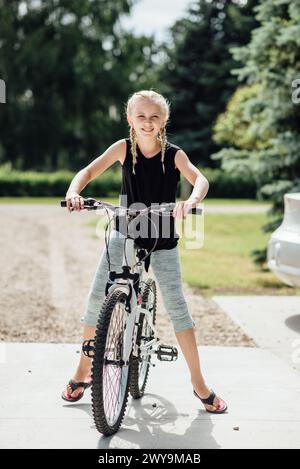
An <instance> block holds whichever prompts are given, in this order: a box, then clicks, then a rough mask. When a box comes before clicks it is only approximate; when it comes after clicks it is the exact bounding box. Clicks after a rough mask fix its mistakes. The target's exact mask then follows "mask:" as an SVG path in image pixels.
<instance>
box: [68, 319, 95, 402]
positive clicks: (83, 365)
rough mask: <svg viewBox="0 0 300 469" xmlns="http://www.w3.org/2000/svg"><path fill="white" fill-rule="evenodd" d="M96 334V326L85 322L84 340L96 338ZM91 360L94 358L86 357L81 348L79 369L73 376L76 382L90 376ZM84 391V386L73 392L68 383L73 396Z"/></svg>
mask: <svg viewBox="0 0 300 469" xmlns="http://www.w3.org/2000/svg"><path fill="white" fill-rule="evenodd" d="M95 335H96V328H95V327H91V326H88V325H87V324H85V325H84V328H83V340H82V341H84V340H87V339H94V337H95ZM91 361H92V359H91V358H89V357H86V356H85V355H84V354H83V352H82V350H81V353H80V361H79V364H78V367H77V370H76V372H75V374H74V376H73V378H72V379H73V380H74V381H75V382H76V383H78V382H79V381H85V380H86V379H87V378H88V376H89V375H90V372H91V365H92V363H91ZM82 391H83V388H77V389H75V391H74V392H73V393H72V390H71V387H70V385H69V384H68V385H67V392H68V394H69V395H71V396H72V397H76V396H77V395H78V394H80V393H81V392H82Z"/></svg>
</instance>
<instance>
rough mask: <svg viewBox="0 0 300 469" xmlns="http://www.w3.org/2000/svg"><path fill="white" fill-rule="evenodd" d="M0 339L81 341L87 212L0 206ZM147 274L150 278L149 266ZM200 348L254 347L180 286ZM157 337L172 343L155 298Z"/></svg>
mask: <svg viewBox="0 0 300 469" xmlns="http://www.w3.org/2000/svg"><path fill="white" fill-rule="evenodd" d="M0 216H1V230H0V241H1V256H0V266H1V280H0V288H1V296H0V340H5V341H18V342H75V343H79V342H81V331H82V325H81V323H80V322H79V321H80V317H81V316H82V312H83V310H84V305H85V301H86V297H87V293H88V290H89V287H90V284H91V281H92V278H93V275H94V271H95V269H96V266H97V263H98V259H99V256H100V254H101V252H102V249H103V246H104V241H103V240H101V239H98V238H97V237H96V236H93V234H94V233H93V229H92V228H91V227H89V226H88V222H89V221H90V220H91V219H92V218H93V217H94V216H95V215H93V214H91V213H90V212H85V211H83V212H81V213H72V214H69V213H68V212H67V211H66V210H63V209H61V208H60V207H56V206H52V205H37V204H36V205H31V204H30V205H29V204H28V205H27V204H24V205H15V204H13V205H0ZM149 273H150V274H151V275H153V272H152V269H151V268H150V270H149ZM184 292H185V295H186V299H187V301H188V304H189V306H190V308H191V313H192V315H193V318H194V319H195V321H196V325H197V342H198V344H200V345H246V346H255V344H254V343H253V341H252V340H251V339H249V338H248V337H247V336H246V335H245V334H244V333H243V332H242V331H241V330H240V328H239V327H238V326H236V325H235V324H234V323H233V322H232V320H231V319H230V318H229V317H228V316H227V315H226V314H225V313H223V312H222V310H221V309H220V308H219V307H218V306H217V305H216V304H215V303H214V301H213V300H209V299H204V298H203V297H202V296H201V295H200V294H199V292H198V291H197V290H195V289H191V288H189V287H188V286H187V285H185V284H184ZM157 324H158V334H159V337H160V338H162V339H163V340H164V341H165V342H166V343H176V338H175V335H174V333H173V328H172V324H171V322H170V319H169V317H168V315H167V313H166V311H165V309H164V307H163V305H162V302H161V296H160V292H159V303H158V316H157Z"/></svg>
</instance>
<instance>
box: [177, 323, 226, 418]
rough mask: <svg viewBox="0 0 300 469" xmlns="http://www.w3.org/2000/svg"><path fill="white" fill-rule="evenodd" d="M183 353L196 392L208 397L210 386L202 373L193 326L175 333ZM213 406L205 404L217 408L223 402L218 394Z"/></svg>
mask: <svg viewBox="0 0 300 469" xmlns="http://www.w3.org/2000/svg"><path fill="white" fill-rule="evenodd" d="M175 335H176V338H177V340H178V343H179V345H180V348H181V350H182V353H183V355H184V357H185V360H186V362H187V364H188V367H189V369H190V374H191V383H192V385H193V388H194V389H195V391H196V393H197V394H198V395H199V396H200V397H201V398H204V399H205V398H207V397H208V396H209V394H210V388H208V387H207V386H206V384H205V380H204V378H203V376H202V373H201V368H200V360H199V354H198V349H197V343H196V337H195V332H194V329H193V328H190V329H186V330H184V331H182V332H177V333H175ZM214 404H215V405H213V406H211V405H208V404H203V405H205V407H206V408H207V409H208V410H216V408H217V407H218V405H221V404H222V400H220V398H219V397H218V396H216V397H215V399H214Z"/></svg>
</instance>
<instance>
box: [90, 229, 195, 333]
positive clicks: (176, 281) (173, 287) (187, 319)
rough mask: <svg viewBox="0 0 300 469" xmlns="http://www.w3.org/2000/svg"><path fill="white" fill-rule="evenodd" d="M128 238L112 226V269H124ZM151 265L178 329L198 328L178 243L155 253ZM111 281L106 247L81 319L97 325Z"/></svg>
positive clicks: (179, 330)
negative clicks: (186, 290)
mask: <svg viewBox="0 0 300 469" xmlns="http://www.w3.org/2000/svg"><path fill="white" fill-rule="evenodd" d="M124 242H125V237H124V235H123V234H121V233H119V232H118V231H116V230H114V229H112V231H111V235H110V239H109V258H110V266H111V270H116V271H120V272H121V271H122V260H123V250H124ZM151 266H152V269H153V272H154V274H155V277H156V279H157V282H158V284H159V288H160V291H161V294H162V299H163V303H164V306H165V308H166V311H167V312H168V314H169V316H170V319H171V321H172V323H173V328H174V331H175V332H182V331H184V330H185V329H189V328H193V327H195V322H194V320H193V318H192V316H191V314H190V312H189V309H188V307H187V303H186V300H185V297H184V295H183V291H182V280H181V271H180V261H179V251H178V246H175V247H174V248H172V249H161V250H157V251H153V252H152V253H151ZM107 280H108V262H107V259H106V247H104V249H103V251H102V254H101V256H100V260H99V263H98V266H97V269H96V272H95V275H94V278H93V281H92V284H91V288H90V291H89V294H88V298H87V302H86V308H85V312H84V315H83V316H82V318H81V322H82V323H84V324H87V325H89V326H92V327H96V324H97V322H98V317H99V312H100V308H101V305H102V303H103V301H104V297H105V286H106V283H107Z"/></svg>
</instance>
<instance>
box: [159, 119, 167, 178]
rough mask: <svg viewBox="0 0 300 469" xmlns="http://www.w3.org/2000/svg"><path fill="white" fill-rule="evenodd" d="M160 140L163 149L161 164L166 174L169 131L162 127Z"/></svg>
mask: <svg viewBox="0 0 300 469" xmlns="http://www.w3.org/2000/svg"><path fill="white" fill-rule="evenodd" d="M159 137H160V138H159V139H160V147H161V163H162V167H163V172H164V173H165V163H164V159H165V153H166V146H167V131H166V128H165V127H162V128H161V129H160V131H159Z"/></svg>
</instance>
